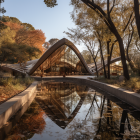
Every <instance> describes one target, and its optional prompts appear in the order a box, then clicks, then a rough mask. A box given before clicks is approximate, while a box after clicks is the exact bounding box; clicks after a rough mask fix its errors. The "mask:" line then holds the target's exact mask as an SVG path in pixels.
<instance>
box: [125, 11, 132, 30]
mask: <svg viewBox="0 0 140 140" xmlns="http://www.w3.org/2000/svg"><path fill="white" fill-rule="evenodd" d="M132 15H133V12H132V13H131V15H130V17H129V20H128V22H127V24H126V26H125V28H124V29H123V32H124V31H125V30H126V28H127V27H128V25H129V23H130V21H131V18H132Z"/></svg>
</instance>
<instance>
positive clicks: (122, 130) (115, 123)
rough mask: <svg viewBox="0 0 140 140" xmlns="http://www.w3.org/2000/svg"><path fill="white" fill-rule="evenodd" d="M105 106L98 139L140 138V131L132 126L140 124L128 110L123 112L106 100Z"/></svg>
mask: <svg viewBox="0 0 140 140" xmlns="http://www.w3.org/2000/svg"><path fill="white" fill-rule="evenodd" d="M105 106H106V108H105V109H104V113H103V115H101V116H102V118H101V119H100V121H99V127H98V131H97V137H98V136H100V139H101V140H116V139H126V140H127V139H131V138H136V139H139V138H140V137H139V136H140V135H139V131H138V130H136V128H134V126H132V124H133V123H135V122H137V123H138V124H140V122H139V121H136V119H134V117H133V116H131V115H130V114H128V111H127V110H123V109H122V108H121V107H119V106H118V105H116V104H115V103H113V102H111V101H110V100H109V99H107V100H106V105H105ZM137 126H140V125H137ZM132 128H133V130H132Z"/></svg>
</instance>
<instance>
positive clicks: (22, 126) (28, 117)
mask: <svg viewBox="0 0 140 140" xmlns="http://www.w3.org/2000/svg"><path fill="white" fill-rule="evenodd" d="M43 117H44V112H43V111H42V109H41V108H40V106H39V105H38V104H37V103H36V102H35V101H33V103H32V104H31V106H30V107H29V108H28V109H27V111H26V112H25V113H24V115H23V116H22V117H21V119H20V120H19V121H18V122H17V124H16V125H15V126H14V127H13V129H12V130H11V132H10V134H9V135H8V137H7V138H6V140H18V139H24V140H27V139H30V138H32V137H33V135H34V134H35V133H37V134H41V133H42V132H43V130H44V129H45V125H46V122H45V120H44V118H43Z"/></svg>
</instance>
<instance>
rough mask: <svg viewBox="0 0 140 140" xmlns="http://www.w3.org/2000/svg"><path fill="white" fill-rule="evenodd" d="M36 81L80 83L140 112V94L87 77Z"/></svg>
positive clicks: (49, 78)
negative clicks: (111, 96) (117, 99)
mask: <svg viewBox="0 0 140 140" xmlns="http://www.w3.org/2000/svg"><path fill="white" fill-rule="evenodd" d="M34 78H35V80H38V81H40V80H44V81H48V80H51V81H58V82H59V81H60V82H72V83H75V84H76V83H79V84H81V85H86V86H89V87H91V88H94V87H96V88H98V89H101V90H104V91H105V92H108V93H109V94H111V95H114V96H115V97H117V98H119V99H120V100H122V101H124V102H126V103H128V104H130V105H131V106H134V107H135V108H136V109H138V110H140V103H139V102H140V94H139V93H135V92H132V91H129V90H125V89H122V88H119V87H117V86H113V85H110V84H105V83H102V82H98V81H95V80H91V79H87V78H86V76H85V78H83V77H81V78H80V77H65V78H63V77H57V78H56V77H48V78H47V77H44V78H42V79H41V78H40V77H34Z"/></svg>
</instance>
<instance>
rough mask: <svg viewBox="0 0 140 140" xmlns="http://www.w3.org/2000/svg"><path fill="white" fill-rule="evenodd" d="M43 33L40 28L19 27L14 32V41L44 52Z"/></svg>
mask: <svg viewBox="0 0 140 140" xmlns="http://www.w3.org/2000/svg"><path fill="white" fill-rule="evenodd" d="M45 39H46V37H45V35H44V33H43V32H42V31H41V30H34V31H29V30H25V29H21V30H19V31H18V32H17V33H16V36H15V42H16V43H17V44H26V45H29V46H34V47H36V48H38V49H40V50H41V51H42V52H44V48H43V44H44V42H45Z"/></svg>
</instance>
